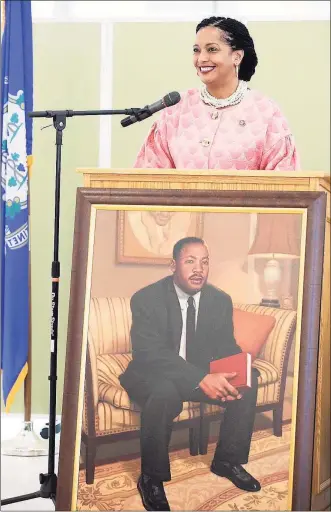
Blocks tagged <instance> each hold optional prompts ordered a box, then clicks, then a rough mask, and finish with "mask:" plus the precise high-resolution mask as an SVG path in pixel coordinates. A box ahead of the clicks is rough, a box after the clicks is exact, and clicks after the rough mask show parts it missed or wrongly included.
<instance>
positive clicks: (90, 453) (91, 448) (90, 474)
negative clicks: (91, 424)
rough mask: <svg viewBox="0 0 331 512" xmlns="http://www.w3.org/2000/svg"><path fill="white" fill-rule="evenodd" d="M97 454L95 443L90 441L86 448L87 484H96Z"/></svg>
mask: <svg viewBox="0 0 331 512" xmlns="http://www.w3.org/2000/svg"><path fill="white" fill-rule="evenodd" d="M96 453H97V447H96V444H95V442H94V441H90V440H89V441H88V442H87V444H86V448H85V456H86V461H85V465H86V469H85V473H86V475H85V479H86V483H87V484H93V483H94V472H95V457H96Z"/></svg>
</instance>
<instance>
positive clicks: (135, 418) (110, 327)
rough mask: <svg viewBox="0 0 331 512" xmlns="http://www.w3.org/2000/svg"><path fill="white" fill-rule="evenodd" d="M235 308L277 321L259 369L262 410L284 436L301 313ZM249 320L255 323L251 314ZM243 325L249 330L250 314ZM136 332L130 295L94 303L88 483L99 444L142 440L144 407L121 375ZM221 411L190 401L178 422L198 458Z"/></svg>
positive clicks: (86, 418) (87, 402)
mask: <svg viewBox="0 0 331 512" xmlns="http://www.w3.org/2000/svg"><path fill="white" fill-rule="evenodd" d="M234 307H235V308H236V311H237V312H240V311H243V312H245V311H246V312H247V313H255V314H256V315H271V316H273V317H274V318H275V320H274V321H273V322H274V323H273V324H272V329H271V332H270V333H269V334H268V336H267V339H266V342H265V343H264V344H263V347H262V349H261V351H260V353H259V357H258V358H257V359H256V360H255V361H254V366H256V367H257V368H258V370H259V371H260V377H259V390H258V410H261V411H262V410H270V409H272V410H273V415H274V416H273V417H274V433H275V435H281V425H282V410H283V400H284V390H285V383H286V382H285V381H286V372H287V361H288V357H289V351H290V345H291V341H292V338H293V333H294V328H295V318H296V315H295V312H294V311H290V310H280V309H273V308H265V307H259V306H253V305H242V304H234ZM251 316H252V315H251ZM253 316H254V315H253ZM247 317H248V319H249V320H250V319H251V317H250V316H249V315H247ZM256 317H257V318H261V317H260V316H256ZM239 321H240V324H241V325H242V326H243V327H244V331H245V326H244V325H243V323H244V321H245V314H244V316H243V318H242V317H240V318H239ZM234 322H235V317H234ZM237 323H238V322H237ZM130 328H131V310H130V298H129V297H125V298H123V297H104V298H92V299H91V303H90V312H89V328H88V350H87V364H86V377H85V391H84V410H83V427H82V441H83V443H84V445H85V467H86V482H87V483H93V481H94V469H95V457H96V449H97V446H98V445H100V444H103V443H109V442H114V441H117V440H122V439H128V438H132V437H136V436H137V435H138V433H139V428H140V411H139V408H138V406H136V405H135V404H134V403H132V402H131V401H130V399H129V397H128V395H127V393H126V391H125V390H124V389H123V388H122V386H121V385H120V382H119V376H120V375H121V374H122V373H123V371H124V370H125V368H126V367H127V365H128V364H129V362H130V361H131V359H132V355H131V344H130ZM270 328H271V327H269V330H270ZM219 413H220V407H219V406H217V405H205V404H201V405H200V404H199V403H195V402H186V403H184V407H183V411H182V412H181V414H180V415H179V416H178V417H177V418H176V419H175V421H174V428H175V429H176V428H182V427H186V428H189V446H190V453H191V454H192V455H197V454H198V453H206V450H207V446H208V435H209V424H210V422H211V421H213V420H215V419H216V418H217V416H218V415H219Z"/></svg>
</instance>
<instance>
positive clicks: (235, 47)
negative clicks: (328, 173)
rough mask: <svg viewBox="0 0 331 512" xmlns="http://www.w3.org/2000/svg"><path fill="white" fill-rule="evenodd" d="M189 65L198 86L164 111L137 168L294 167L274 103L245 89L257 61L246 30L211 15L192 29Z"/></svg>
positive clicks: (295, 160)
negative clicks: (194, 30) (191, 66)
mask: <svg viewBox="0 0 331 512" xmlns="http://www.w3.org/2000/svg"><path fill="white" fill-rule="evenodd" d="M193 63H194V66H195V68H196V71H197V75H198V76H199V78H200V80H201V82H202V87H201V89H200V90H199V89H189V90H188V91H186V92H184V93H181V100H180V102H179V103H177V104H176V105H174V106H172V107H169V108H166V109H164V110H163V111H162V113H161V115H160V117H159V119H158V120H157V121H156V122H155V123H154V124H153V125H152V127H151V130H150V132H149V134H148V136H147V138H146V140H145V142H144V144H143V146H142V148H141V150H140V151H139V153H138V156H137V160H136V162H135V167H136V168H168V169H170V168H176V169H222V170H236V169H237V170H249V169H251V170H259V169H261V170H274V169H277V170H298V169H299V162H298V154H297V150H296V148H295V144H294V140H293V136H292V133H291V131H290V128H289V126H288V123H287V121H286V119H285V118H284V116H283V114H282V113H281V111H280V109H279V107H278V106H277V104H276V103H275V102H274V101H273V100H272V99H269V98H268V97H266V96H265V95H263V94H262V93H260V92H258V91H256V90H254V89H250V88H249V87H248V82H249V81H250V79H251V77H252V76H253V75H254V73H255V67H256V65H257V63H258V59H257V56H256V53H255V49H254V42H253V40H252V38H251V36H250V34H249V32H248V30H247V28H246V26H245V25H244V24H243V23H241V22H239V21H237V20H234V19H232V18H223V17H211V18H208V19H204V20H203V21H201V23H199V25H198V26H197V28H196V40H195V44H194V46H193Z"/></svg>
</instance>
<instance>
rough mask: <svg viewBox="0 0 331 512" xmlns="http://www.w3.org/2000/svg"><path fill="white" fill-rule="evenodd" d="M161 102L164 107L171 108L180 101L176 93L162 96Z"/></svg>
mask: <svg viewBox="0 0 331 512" xmlns="http://www.w3.org/2000/svg"><path fill="white" fill-rule="evenodd" d="M163 101H164V104H165V106H166V107H172V106H173V105H176V103H178V102H179V101H180V94H179V92H177V91H174V92H169V93H168V94H167V95H166V96H164V98H163Z"/></svg>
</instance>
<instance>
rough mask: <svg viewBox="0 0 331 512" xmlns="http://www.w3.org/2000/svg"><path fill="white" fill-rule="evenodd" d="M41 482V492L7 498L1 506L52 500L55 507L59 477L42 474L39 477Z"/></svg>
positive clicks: (52, 474) (53, 474)
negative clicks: (42, 499) (43, 499)
mask: <svg viewBox="0 0 331 512" xmlns="http://www.w3.org/2000/svg"><path fill="white" fill-rule="evenodd" d="M39 481H40V483H41V486H40V490H39V491H37V492H32V493H30V494H22V495H21V496H15V498H7V499H4V500H1V505H11V504H12V503H18V502H20V501H28V500H34V499H36V498H46V499H51V500H52V501H53V503H54V505H55V498H56V486H57V476H56V475H55V473H51V474H48V473H46V474H43V473H41V474H40V475H39Z"/></svg>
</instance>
